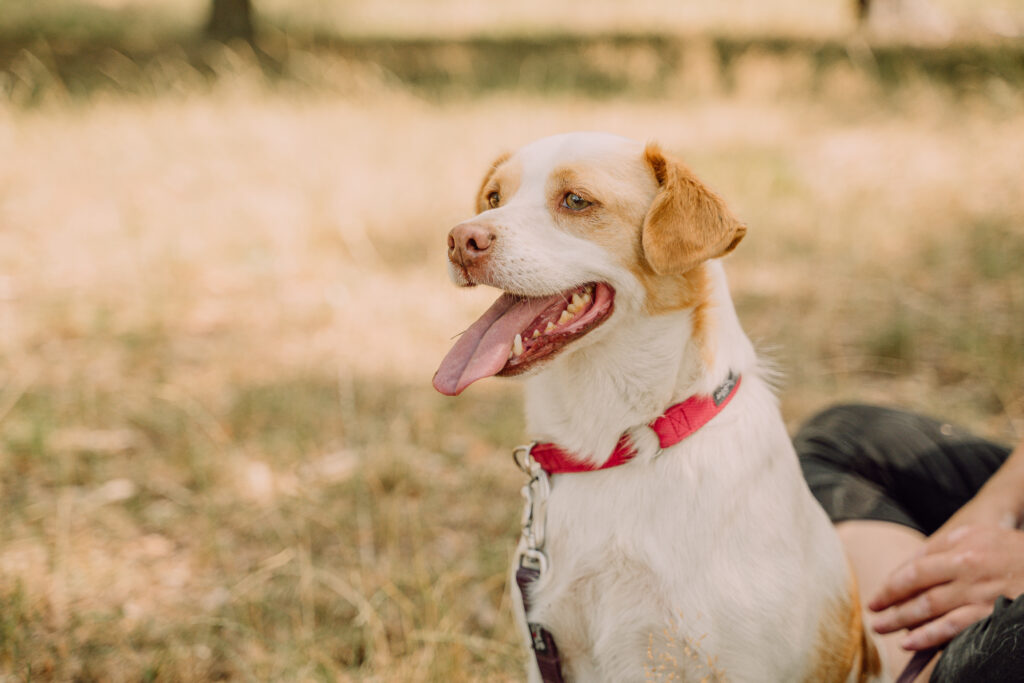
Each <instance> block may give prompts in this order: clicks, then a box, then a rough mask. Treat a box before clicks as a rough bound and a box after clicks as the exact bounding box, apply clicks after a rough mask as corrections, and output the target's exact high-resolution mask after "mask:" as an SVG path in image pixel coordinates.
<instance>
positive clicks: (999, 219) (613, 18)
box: [0, 0, 1024, 683]
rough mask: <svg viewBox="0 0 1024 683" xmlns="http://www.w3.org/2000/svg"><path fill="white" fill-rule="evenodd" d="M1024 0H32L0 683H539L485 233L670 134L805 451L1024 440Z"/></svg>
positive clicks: (7, 32)
mask: <svg viewBox="0 0 1024 683" xmlns="http://www.w3.org/2000/svg"><path fill="white" fill-rule="evenodd" d="M1022 31H1024V6H1022V5H1021V3H1020V2H1019V0H974V1H968V0H871V2H858V1H857V0H821V1H820V2H816V3H807V2H800V1H797V0H775V1H773V2H765V1H764V0H757V1H754V0H722V1H720V2H717V3H708V2H670V1H669V0H634V1H633V2H629V3H622V2H616V1H614V0H592V1H591V2H582V1H581V0H570V1H568V2H565V3H551V2H541V1H540V0H524V1H523V2H518V3H467V2H463V1H460V0H382V1H375V2H372V3H371V2H355V1H353V0H339V1H337V2H329V1H328V0H291V1H288V2H286V1H285V0H252V2H248V1H247V0H77V1H73V0H0V681H4V682H5V683H6V682H7V681H22V680H25V681H28V680H32V681H36V680H40V681H49V680H55V681H70V680H75V681H164V680H167V681H209V680H240V681H264V680H282V681H290V680H295V681H305V680H324V681H335V680H342V681H344V680H368V681H369V680H378V681H406V680H408V681H452V680H488V681H492V680H518V679H519V678H520V671H521V668H520V666H521V665H520V661H521V658H520V652H519V649H518V645H517V643H516V641H515V636H514V632H513V627H512V617H511V612H510V609H509V605H508V603H507V600H506V598H505V580H506V579H505V573H506V567H507V564H508V562H509V558H510V554H511V550H512V547H513V543H514V540H515V537H516V534H517V523H518V516H519V505H520V499H519V493H518V489H519V486H520V485H521V479H520V475H519V473H518V471H517V470H516V469H515V468H514V467H513V465H512V463H511V459H510V457H509V453H510V449H511V448H512V447H513V446H514V445H516V444H518V443H520V442H522V441H524V440H526V439H527V438H528V435H527V434H525V433H524V429H523V424H522V419H521V416H520V400H519V390H518V387H517V385H516V384H515V383H513V382H507V381H502V380H489V381H486V382H482V383H480V384H478V385H475V386H473V387H472V388H471V389H470V390H468V391H467V392H466V393H465V394H464V395H463V396H461V397H459V398H458V399H449V398H444V397H442V396H440V395H437V394H435V392H434V391H433V389H432V388H431V386H430V378H431V376H432V374H433V371H434V369H435V368H436V366H437V364H438V362H439V361H440V359H441V357H442V356H443V355H444V353H445V351H446V350H447V348H448V346H449V344H450V343H451V339H452V337H453V335H455V334H456V333H457V332H458V331H460V330H462V329H464V328H465V327H466V326H467V325H468V323H469V322H470V321H471V320H473V319H474V318H475V317H476V316H477V315H479V314H480V313H481V312H482V311H483V310H484V308H485V307H486V306H487V305H488V304H489V303H490V301H491V300H492V299H493V298H494V297H495V295H496V294H495V292H493V291H482V290H481V291H476V290H473V291H462V290H456V289H455V288H454V287H453V286H451V285H450V284H449V283H448V280H447V277H446V273H445V267H444V264H445V234H446V233H447V231H448V229H449V228H450V227H451V226H452V225H454V224H455V223H456V222H458V221H459V220H462V219H463V218H465V217H467V216H468V215H469V214H470V210H471V206H472V200H473V195H474V193H475V191H476V189H477V185H478V182H479V179H480V177H481V175H482V173H483V171H484V170H485V168H486V167H487V165H488V164H489V163H490V161H491V160H492V159H493V158H494V157H495V156H497V155H498V154H499V153H500V152H502V151H505V150H509V149H514V148H515V147H517V146H519V145H521V144H523V143H524V142H527V141H529V140H532V139H534V138H537V137H540V136H544V135H548V134H552V133H557V132H563V131H568V130H577V129H595V130H607V131H611V132H615V133H620V134H624V135H628V136H631V137H635V138H639V139H654V140H658V141H659V142H661V143H662V145H663V146H664V147H666V148H668V149H670V150H673V151H674V152H677V153H678V154H680V155H681V156H682V157H683V158H684V159H686V160H687V161H688V162H689V163H690V164H691V166H692V167H693V168H694V169H695V170H696V172H697V173H698V175H700V176H701V177H702V178H703V179H705V180H706V181H707V182H708V183H709V184H710V185H712V186H713V187H715V188H716V189H717V190H718V191H719V192H720V193H721V194H722V195H723V196H724V197H725V198H726V199H727V201H728V202H730V204H731V205H732V207H733V208H734V210H735V211H736V213H737V214H739V215H740V216H741V217H742V218H743V219H744V220H745V221H746V223H747V224H748V225H749V232H748V235H747V238H746V240H744V242H743V244H742V245H741V246H740V248H739V249H738V250H737V252H736V253H735V254H734V255H733V256H730V257H729V259H728V263H727V270H728V271H729V273H730V279H731V283H732V287H733V293H734V298H735V301H736V303H737V306H738V309H739V312H740V316H741V319H742V320H743V321H744V324H745V326H746V329H747V330H748V332H749V334H750V335H751V337H752V338H753V339H754V340H755V342H756V343H757V344H758V346H759V347H760V349H761V351H762V353H764V354H766V355H767V356H768V357H769V358H771V359H772V360H773V361H774V362H775V363H776V364H777V366H778V367H779V369H780V370H781V371H782V374H783V378H784V379H783V383H782V387H781V391H780V398H781V404H782V409H783V414H784V416H785V418H786V421H787V424H788V425H789V427H790V428H791V429H794V428H795V427H796V426H797V425H798V424H799V423H800V422H801V420H803V419H805V418H807V417H809V416H810V415H811V414H812V413H813V412H815V411H816V410H819V409H822V408H824V407H826V406H827V405H829V404H831V403H833V402H837V401H871V402H882V403H886V404H892V405H899V406H903V407H906V408H911V409H915V410H919V411H924V412H928V413H931V414H934V415H938V416H942V417H944V418H946V419H950V420H953V421H956V422H960V423H962V424H965V425H966V426H968V427H970V428H971V429H974V430H976V431H977V432H979V433H981V434H983V435H985V436H988V437H990V438H994V439H997V440H1000V441H1004V442H1012V441H1015V440H1019V439H1020V438H1021V437H1022V436H1024V181H1022V163H1024V93H1022V88H1021V86H1022V84H1024V41H1022Z"/></svg>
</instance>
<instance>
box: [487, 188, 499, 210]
mask: <svg viewBox="0 0 1024 683" xmlns="http://www.w3.org/2000/svg"><path fill="white" fill-rule="evenodd" d="M498 204H501V195H500V194H498V193H497V192H492V193H490V194H489V195H487V206H489V207H491V208H492V209H496V208H498Z"/></svg>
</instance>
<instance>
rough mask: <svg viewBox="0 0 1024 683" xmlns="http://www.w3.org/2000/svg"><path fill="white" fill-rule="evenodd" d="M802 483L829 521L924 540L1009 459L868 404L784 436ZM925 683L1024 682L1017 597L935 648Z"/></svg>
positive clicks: (1022, 620)
mask: <svg viewBox="0 0 1024 683" xmlns="http://www.w3.org/2000/svg"><path fill="white" fill-rule="evenodd" d="M794 444H795V445H796V450H797V454H798V455H799V456H800V465H801V467H802V468H803V472H804V477H805V478H806V480H807V483H808V485H809V486H810V488H811V492H812V493H814V496H815V497H816V498H817V499H818V501H819V502H820V503H821V505H822V507H824V508H825V511H826V512H827V513H828V515H829V517H830V518H831V519H832V521H833V522H841V521H844V520H852V519H869V520H880V521H885V522H895V523H897V524H902V525H904V526H908V527H910V528H912V529H917V530H918V531H920V532H922V533H923V534H925V535H930V534H932V533H934V532H935V531H936V530H937V529H938V528H939V527H940V526H942V524H943V523H944V522H945V521H946V520H947V519H949V517H950V516H951V515H952V514H953V513H954V512H956V511H957V510H958V509H960V507H961V506H963V505H964V504H965V503H966V502H967V501H968V500H970V499H971V498H972V497H973V496H974V494H975V493H977V491H978V489H979V488H981V486H982V484H984V483H985V481H986V480H987V479H988V478H989V477H990V476H991V475H992V473H993V472H995V471H996V470H997V469H998V468H999V466H1000V465H1002V464H1003V462H1004V461H1005V460H1006V458H1007V456H1008V455H1009V454H1010V449H1009V448H1006V447H1004V446H999V445H997V444H994V443H991V442H988V441H985V440H984V439H979V438H977V437H975V436H972V435H970V434H969V433H967V432H965V431H964V430H962V429H959V428H958V427H955V426H953V425H950V424H945V423H942V422H938V421H936V420H932V419H930V418H927V417H923V416H920V415H914V414H912V413H906V412H902V411H898V410H890V409H887V408H880V407H877V406H862V405H849V406H837V407H835V408H830V409H829V410H826V411H825V412H823V413H820V414H818V415H816V416H815V417H813V418H811V420H809V421H808V422H807V424H805V425H804V426H803V427H802V428H801V429H800V431H799V432H798V433H797V435H796V437H795V438H794ZM931 680H932V682H933V683H952V682H953V681H956V682H957V683H968V682H969V683H976V682H978V683H980V682H986V681H994V682H999V683H1003V682H1015V681H1017V682H1024V596H1021V597H1019V598H1018V599H1017V600H1014V601H1012V602H1011V601H1009V600H1006V599H1005V598H1000V600H999V601H997V603H996V605H995V610H994V611H993V613H992V614H991V615H990V616H988V617H986V618H985V619H982V620H981V621H979V622H977V623H975V624H973V625H972V626H971V627H969V628H967V629H965V630H964V631H962V632H961V633H960V634H959V635H957V637H956V638H954V639H953V640H952V641H951V642H950V643H949V644H948V645H947V646H946V648H945V650H944V651H943V653H942V657H941V659H940V660H939V663H938V665H937V666H936V667H935V671H934V673H933V674H932V678H931Z"/></svg>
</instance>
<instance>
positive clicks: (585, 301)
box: [580, 290, 591, 306]
mask: <svg viewBox="0 0 1024 683" xmlns="http://www.w3.org/2000/svg"><path fill="white" fill-rule="evenodd" d="M590 300H591V296H590V290H587V291H586V292H584V293H583V297H582V298H580V302H581V303H582V304H583V306H586V305H587V304H589V303H590Z"/></svg>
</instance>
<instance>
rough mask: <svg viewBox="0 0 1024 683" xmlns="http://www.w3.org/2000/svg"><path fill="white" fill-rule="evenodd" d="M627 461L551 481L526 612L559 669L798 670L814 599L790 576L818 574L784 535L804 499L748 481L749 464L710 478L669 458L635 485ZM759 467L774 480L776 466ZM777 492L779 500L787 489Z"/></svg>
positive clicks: (775, 676)
mask: <svg viewBox="0 0 1024 683" xmlns="http://www.w3.org/2000/svg"><path fill="white" fill-rule="evenodd" d="M627 469H629V468H622V471H621V472H618V473H612V472H608V473H607V474H608V476H605V477H601V476H592V475H591V474H588V475H586V477H587V478H586V479H585V478H583V477H577V478H574V479H563V480H562V481H556V482H555V486H554V490H553V495H552V498H551V501H550V504H549V513H548V514H549V518H548V547H547V549H546V550H547V553H548V555H549V557H550V561H551V569H550V572H549V575H548V576H547V577H546V578H545V580H544V581H542V582H541V583H540V584H538V586H537V590H536V591H535V592H534V596H535V599H534V600H533V604H534V605H535V607H534V608H533V610H532V612H531V621H537V622H539V623H543V624H545V625H546V626H548V628H550V630H551V631H552V633H554V634H555V638H556V640H557V644H558V647H559V650H560V652H561V653H562V656H563V666H564V667H565V670H566V673H567V675H569V677H570V678H571V679H573V680H609V681H611V680H615V681H627V680H645V679H646V680H660V679H659V678H658V675H659V674H658V672H675V673H676V679H674V680H680V679H679V677H680V676H682V675H685V676H686V677H685V678H683V679H682V680H695V681H699V680H708V681H715V680H739V681H742V680H791V679H795V678H788V677H793V676H796V677H798V675H799V671H795V670H794V667H798V666H799V665H798V664H794V663H795V662H796V663H798V662H800V661H801V657H800V653H799V648H800V647H802V646H806V644H807V641H808V637H809V636H810V635H812V634H811V633H810V631H809V627H810V630H813V623H812V622H813V621H814V619H813V613H814V612H815V610H816V609H817V607H816V606H815V605H814V603H815V602H817V599H818V598H817V596H815V595H813V594H808V593H803V594H801V591H802V588H801V586H800V585H797V584H796V583H795V582H794V581H793V580H792V577H795V576H801V575H805V576H806V575H808V574H809V573H810V574H817V573H818V572H817V571H816V569H815V567H814V566H813V565H814V564H815V563H814V562H813V561H811V560H810V559H809V558H808V557H807V553H806V551H805V548H804V546H803V545H802V544H800V543H797V542H794V539H793V538H792V536H793V533H792V531H793V525H792V524H791V523H789V521H791V520H792V519H793V518H794V517H795V516H796V515H798V514H799V507H800V506H799V505H795V504H791V503H782V504H780V503H779V501H778V500H777V499H776V500H775V501H774V504H772V503H771V501H770V500H769V497H768V496H765V495H763V494H762V493H760V492H759V491H758V490H757V489H756V488H755V489H754V490H749V491H748V488H747V487H748V486H749V485H751V484H753V480H752V479H751V477H755V476H756V474H755V473H750V476H749V477H741V478H739V479H732V480H731V481H730V480H729V479H728V478H723V477H717V478H713V479H711V480H706V477H705V476H704V475H706V474H707V473H706V472H700V471H698V470H694V469H692V468H691V469H689V470H685V471H682V472H680V471H678V470H673V468H667V469H666V471H665V472H661V473H660V474H659V475H658V476H650V474H648V475H647V476H646V477H644V480H643V481H633V480H631V474H630V473H627V472H626V470H627ZM594 474H600V473H594ZM759 474H760V476H761V478H762V479H764V478H765V477H767V478H768V479H769V480H771V479H775V478H776V477H774V476H773V472H772V468H766V469H764V471H762V472H760V473H759ZM723 479H724V480H723ZM785 480H786V478H783V479H782V480H781V481H785ZM695 482H700V483H701V485H700V486H695ZM771 483H772V482H771V481H768V482H765V481H761V482H759V484H760V485H762V486H763V485H766V484H767V485H771ZM730 489H732V490H730ZM740 491H746V492H748V495H743V496H737V495H736V494H737V493H738V492H740ZM776 491H777V492H778V493H779V494H780V495H782V496H783V497H785V496H786V491H785V487H783V488H782V489H781V490H780V489H778V488H776ZM772 498H774V496H772ZM783 499H785V498H783ZM794 499H795V500H797V501H799V500H801V497H800V495H799V494H796V495H794V496H793V497H792V498H791V500H794ZM780 529H784V530H785V531H780ZM811 593H813V591H811ZM794 617H795V618H794ZM638 674H639V675H638ZM666 676H667V674H666ZM666 680H668V679H667V678H666Z"/></svg>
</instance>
